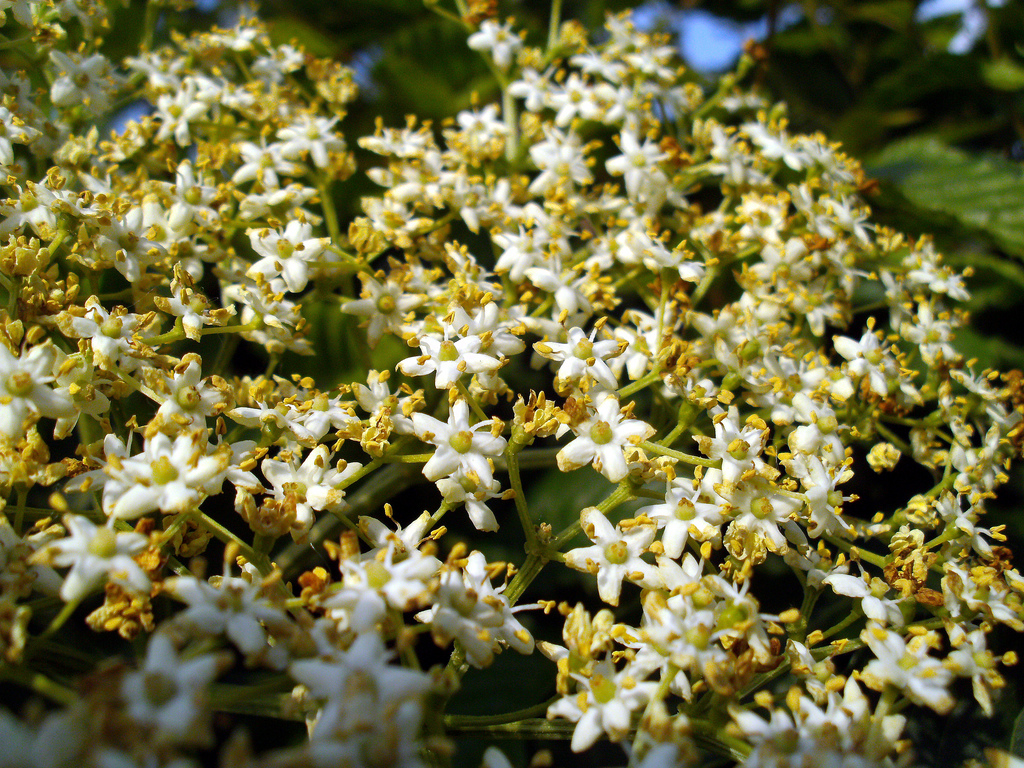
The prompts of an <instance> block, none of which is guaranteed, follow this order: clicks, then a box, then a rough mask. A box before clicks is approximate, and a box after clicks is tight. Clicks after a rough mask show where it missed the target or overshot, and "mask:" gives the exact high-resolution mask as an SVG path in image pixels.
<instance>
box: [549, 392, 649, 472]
mask: <svg viewBox="0 0 1024 768" xmlns="http://www.w3.org/2000/svg"><path fill="white" fill-rule="evenodd" d="M654 431H655V430H654V427H652V426H651V425H650V424H647V423H646V422H643V421H640V420H639V419H625V418H623V416H622V413H621V411H620V409H619V399H618V398H617V397H616V396H614V395H606V396H605V397H604V398H602V399H601V401H600V403H599V404H598V406H597V408H596V409H595V410H594V412H593V413H591V414H590V415H589V416H588V417H587V418H586V419H585V420H584V421H582V422H580V423H579V424H577V425H575V426H574V427H573V433H574V434H575V435H576V439H575V440H573V441H572V442H571V443H569V444H568V445H567V446H565V447H564V448H562V450H560V451H559V452H558V456H557V457H556V458H557V461H558V468H559V469H560V470H562V471H563V472H568V471H570V470H573V469H577V468H579V467H582V466H585V465H587V464H591V463H593V465H594V469H596V470H597V471H598V472H600V473H601V474H602V475H604V476H605V477H607V478H608V479H609V480H611V481H612V482H613V483H617V482H619V481H620V480H621V479H622V478H624V477H625V476H626V474H627V473H628V472H629V468H628V466H627V464H626V459H625V456H624V455H623V449H624V448H625V446H626V445H627V444H628V443H631V442H632V441H633V440H634V439H640V440H646V439H647V438H649V437H651V436H652V435H653V434H654Z"/></svg>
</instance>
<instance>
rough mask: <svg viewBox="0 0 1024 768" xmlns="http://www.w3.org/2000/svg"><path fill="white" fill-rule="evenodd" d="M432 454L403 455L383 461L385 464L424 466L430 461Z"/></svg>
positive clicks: (389, 457)
mask: <svg viewBox="0 0 1024 768" xmlns="http://www.w3.org/2000/svg"><path fill="white" fill-rule="evenodd" d="M433 455H434V454H432V453H403V454H399V455H397V456H388V457H387V458H386V459H383V461H384V463H385V464H425V463H426V462H428V461H430V457H431V456H433Z"/></svg>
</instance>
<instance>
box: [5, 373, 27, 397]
mask: <svg viewBox="0 0 1024 768" xmlns="http://www.w3.org/2000/svg"><path fill="white" fill-rule="evenodd" d="M32 387H33V382H32V374H30V373H29V372H28V371H15V372H14V373H12V374H11V375H10V376H8V377H7V391H8V392H10V393H11V395H12V396H14V397H24V396H25V395H27V394H28V393H29V392H31V391H32Z"/></svg>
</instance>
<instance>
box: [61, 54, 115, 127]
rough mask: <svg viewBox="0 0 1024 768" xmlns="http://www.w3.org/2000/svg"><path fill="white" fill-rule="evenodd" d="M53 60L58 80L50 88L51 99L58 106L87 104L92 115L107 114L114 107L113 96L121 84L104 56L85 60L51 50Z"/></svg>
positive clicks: (95, 55)
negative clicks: (111, 106)
mask: <svg viewBox="0 0 1024 768" xmlns="http://www.w3.org/2000/svg"><path fill="white" fill-rule="evenodd" d="M50 61H51V62H52V63H53V65H54V67H55V69H56V74H57V77H56V79H55V80H54V81H53V85H52V86H50V100H51V101H53V104H54V106H57V107H72V106H75V105H77V104H82V105H85V107H86V108H87V111H88V112H89V113H90V114H93V115H100V114H102V113H104V112H106V111H107V110H108V109H109V108H110V105H111V95H112V94H113V92H114V90H115V89H116V88H117V85H118V78H117V76H116V75H115V74H114V67H113V66H112V65H111V63H110V61H109V60H108V59H107V57H106V56H104V55H103V54H101V53H94V54H92V55H91V56H88V57H85V58H83V57H82V55H81V54H71V55H70V56H69V55H68V54H66V53H64V52H63V51H58V50H51V51H50Z"/></svg>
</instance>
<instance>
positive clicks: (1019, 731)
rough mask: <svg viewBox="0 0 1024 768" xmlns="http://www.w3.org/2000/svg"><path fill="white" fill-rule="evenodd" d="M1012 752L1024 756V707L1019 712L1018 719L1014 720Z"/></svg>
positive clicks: (1011, 739) (1011, 742) (1011, 740)
mask: <svg viewBox="0 0 1024 768" xmlns="http://www.w3.org/2000/svg"><path fill="white" fill-rule="evenodd" d="M1010 752H1011V753H1012V754H1014V755H1016V756H1017V757H1024V709H1022V710H1021V711H1020V712H1018V713H1017V719H1016V720H1014V721H1013V733H1012V734H1011V735H1010Z"/></svg>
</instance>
